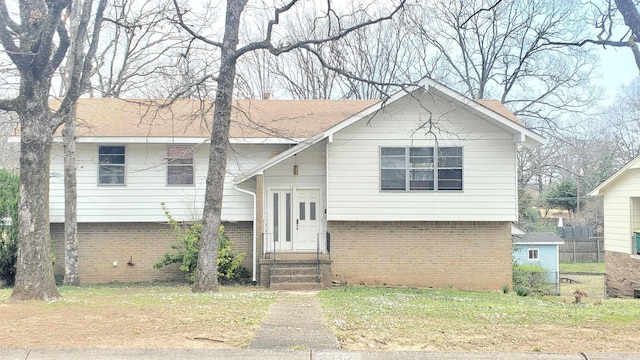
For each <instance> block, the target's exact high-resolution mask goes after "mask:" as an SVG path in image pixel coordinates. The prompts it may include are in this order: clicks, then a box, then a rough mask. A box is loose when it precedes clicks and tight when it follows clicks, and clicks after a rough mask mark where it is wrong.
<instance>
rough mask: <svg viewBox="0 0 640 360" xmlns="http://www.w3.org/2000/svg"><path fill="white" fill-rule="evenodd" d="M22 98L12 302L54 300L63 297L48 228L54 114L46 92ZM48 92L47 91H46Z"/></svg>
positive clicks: (43, 90)
mask: <svg viewBox="0 0 640 360" xmlns="http://www.w3.org/2000/svg"><path fill="white" fill-rule="evenodd" d="M31 90H34V93H36V92H37V93H38V94H36V96H37V98H26V99H25V98H21V99H20V100H22V101H20V103H19V106H18V116H19V117H20V131H21V133H20V205H19V214H18V219H19V228H18V259H17V261H16V282H15V284H14V287H13V293H12V294H11V299H12V300H31V299H41V300H51V299H55V298H58V297H60V294H59V293H58V289H56V284H55V281H54V278H53V264H52V258H51V237H50V229H49V156H50V153H51V152H50V151H51V137H52V135H51V114H50V112H49V108H48V106H47V105H48V104H47V101H46V100H47V91H45V89H42V88H39V89H31ZM47 90H48V88H47Z"/></svg>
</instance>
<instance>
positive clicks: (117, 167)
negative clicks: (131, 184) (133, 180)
mask: <svg viewBox="0 0 640 360" xmlns="http://www.w3.org/2000/svg"><path fill="white" fill-rule="evenodd" d="M124 174H125V147H124V146H99V147H98V184H99V185H124V180H125V177H124Z"/></svg>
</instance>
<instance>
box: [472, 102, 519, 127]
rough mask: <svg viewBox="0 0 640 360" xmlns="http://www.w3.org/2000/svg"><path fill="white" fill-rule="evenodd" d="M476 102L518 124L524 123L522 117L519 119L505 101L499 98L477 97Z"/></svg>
mask: <svg viewBox="0 0 640 360" xmlns="http://www.w3.org/2000/svg"><path fill="white" fill-rule="evenodd" d="M474 101H475V102H477V103H478V104H480V105H482V106H484V107H486V108H487V109H490V110H493V111H495V112H497V113H498V114H500V115H502V116H504V117H506V118H507V119H509V120H511V121H513V122H514V123H516V124H519V125H524V124H523V123H522V121H520V119H518V118H517V117H516V116H515V115H514V114H513V113H512V112H511V111H510V110H509V109H507V107H506V106H504V104H503V103H501V102H500V101H499V100H487V99H475V100H474Z"/></svg>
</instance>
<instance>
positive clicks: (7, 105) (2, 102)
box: [0, 99, 17, 111]
mask: <svg viewBox="0 0 640 360" xmlns="http://www.w3.org/2000/svg"><path fill="white" fill-rule="evenodd" d="M16 106H17V102H16V100H15V99H8V100H7V99H0V110H6V111H15V110H16Z"/></svg>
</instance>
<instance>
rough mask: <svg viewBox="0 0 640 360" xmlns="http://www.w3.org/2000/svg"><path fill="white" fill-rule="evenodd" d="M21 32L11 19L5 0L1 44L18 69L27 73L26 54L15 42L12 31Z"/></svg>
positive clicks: (0, 19)
mask: <svg viewBox="0 0 640 360" xmlns="http://www.w3.org/2000/svg"><path fill="white" fill-rule="evenodd" d="M16 30H18V31H17V32H20V31H19V30H20V28H19V26H18V25H17V24H16V23H15V22H14V21H13V20H12V19H11V18H10V17H9V12H8V11H7V4H6V2H5V0H2V1H0V42H1V43H2V46H3V47H4V49H5V51H6V53H7V55H8V56H9V58H10V59H11V61H13V63H14V64H16V66H17V67H18V69H19V70H20V71H26V69H27V67H28V65H27V64H26V61H25V57H26V56H28V55H26V54H24V53H23V52H22V51H21V50H20V48H19V47H18V46H17V45H16V44H15V43H14V42H13V35H14V34H12V33H11V31H14V32H15V31H16Z"/></svg>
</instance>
